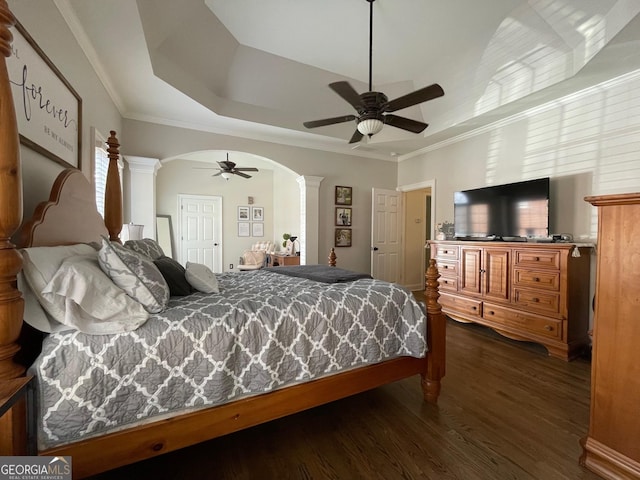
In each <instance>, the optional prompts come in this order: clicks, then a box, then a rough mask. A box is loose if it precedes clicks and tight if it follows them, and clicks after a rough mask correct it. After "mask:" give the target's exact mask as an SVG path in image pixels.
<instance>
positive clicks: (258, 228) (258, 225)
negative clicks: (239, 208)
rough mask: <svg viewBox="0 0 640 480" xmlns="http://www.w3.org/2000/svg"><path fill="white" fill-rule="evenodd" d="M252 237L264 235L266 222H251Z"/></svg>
mask: <svg viewBox="0 0 640 480" xmlns="http://www.w3.org/2000/svg"><path fill="white" fill-rule="evenodd" d="M251 236H252V237H264V223H262V222H254V223H252V224H251Z"/></svg>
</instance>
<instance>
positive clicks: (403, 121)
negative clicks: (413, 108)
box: [384, 114, 429, 133]
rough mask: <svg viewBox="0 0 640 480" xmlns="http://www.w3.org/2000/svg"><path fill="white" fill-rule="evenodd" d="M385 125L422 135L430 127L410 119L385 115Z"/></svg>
mask: <svg viewBox="0 0 640 480" xmlns="http://www.w3.org/2000/svg"><path fill="white" fill-rule="evenodd" d="M384 123H386V124H387V125H391V126H392V127H396V128H401V129H402V130H408V131H410V132H413V133H420V132H422V131H423V130H424V129H425V128H427V127H428V126H429V124H428V123H423V122H418V121H417V120H411V119H410V118H405V117H399V116H397V115H393V114H387V115H385V116H384Z"/></svg>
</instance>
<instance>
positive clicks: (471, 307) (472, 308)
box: [438, 293, 482, 317]
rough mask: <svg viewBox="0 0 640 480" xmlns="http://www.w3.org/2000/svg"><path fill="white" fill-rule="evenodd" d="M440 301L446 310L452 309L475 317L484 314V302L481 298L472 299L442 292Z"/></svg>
mask: <svg viewBox="0 0 640 480" xmlns="http://www.w3.org/2000/svg"><path fill="white" fill-rule="evenodd" d="M438 302H439V303H440V305H442V307H443V308H444V309H445V310H447V309H450V310H452V311H457V312H460V313H465V314H467V315H473V316H475V317H481V316H482V302H481V301H479V300H471V299H468V298H462V297H458V296H453V295H447V294H446V293H442V294H440V298H439V299H438Z"/></svg>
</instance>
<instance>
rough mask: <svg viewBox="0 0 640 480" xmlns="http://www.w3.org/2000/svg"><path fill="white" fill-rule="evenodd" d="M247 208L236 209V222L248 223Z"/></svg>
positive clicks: (248, 210) (248, 209)
mask: <svg viewBox="0 0 640 480" xmlns="http://www.w3.org/2000/svg"><path fill="white" fill-rule="evenodd" d="M249 212H250V208H249V207H238V220H239V221H241V222H248V221H249Z"/></svg>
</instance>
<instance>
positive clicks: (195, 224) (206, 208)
mask: <svg viewBox="0 0 640 480" xmlns="http://www.w3.org/2000/svg"><path fill="white" fill-rule="evenodd" d="M178 203H179V205H178V213H179V215H180V238H179V241H180V246H179V251H180V263H182V264H183V265H186V263H187V262H193V263H203V264H204V265H206V266H208V267H209V268H210V269H211V270H212V271H213V272H216V273H222V197H219V196H203V195H178Z"/></svg>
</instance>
